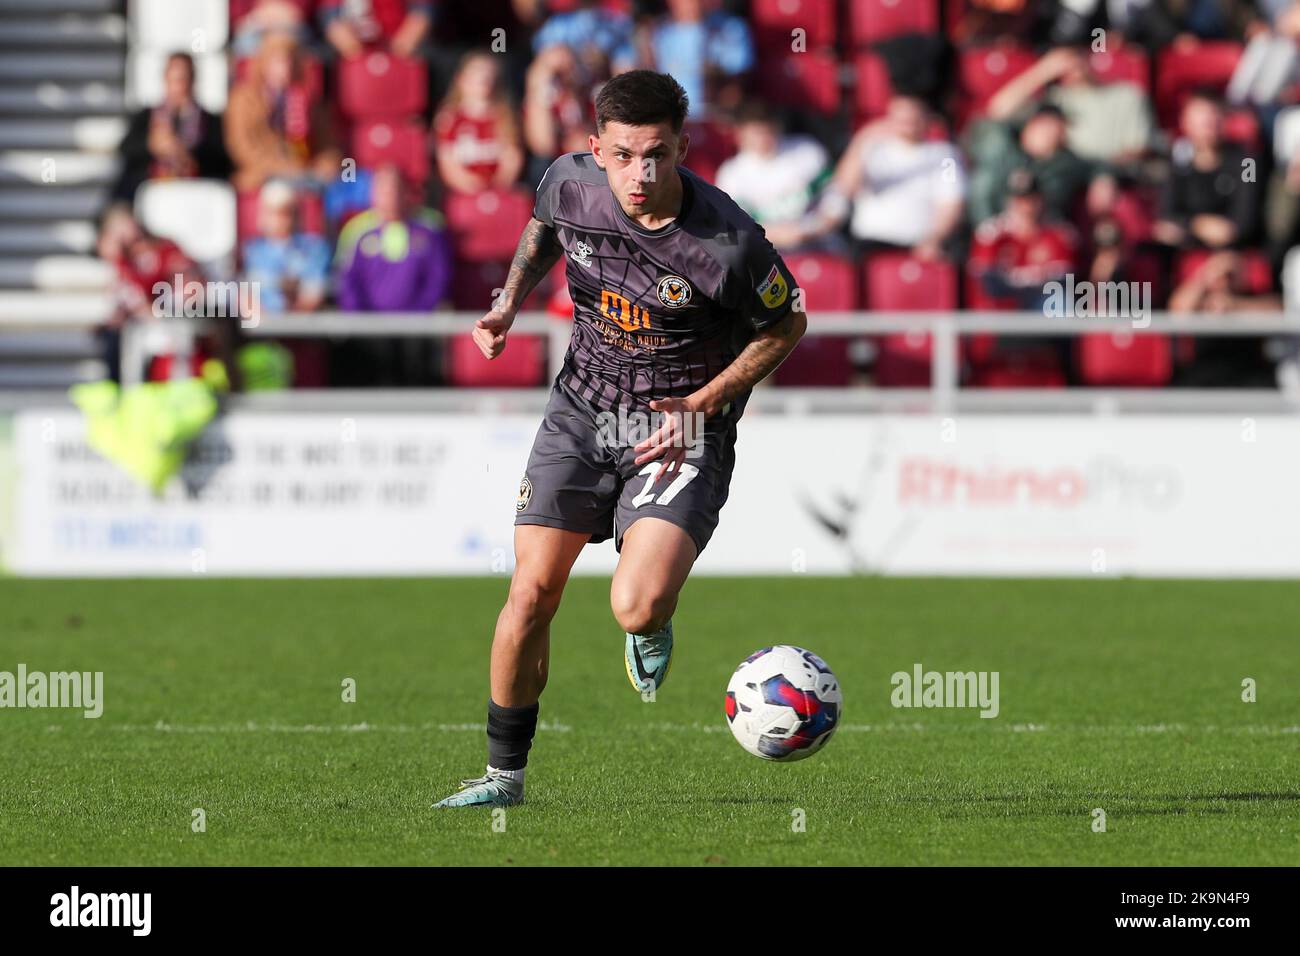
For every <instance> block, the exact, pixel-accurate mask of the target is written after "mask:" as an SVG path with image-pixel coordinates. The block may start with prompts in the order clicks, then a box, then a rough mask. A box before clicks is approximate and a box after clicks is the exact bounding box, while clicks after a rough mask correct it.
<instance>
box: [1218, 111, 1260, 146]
mask: <svg viewBox="0 0 1300 956" xmlns="http://www.w3.org/2000/svg"><path fill="white" fill-rule="evenodd" d="M1223 138H1224V139H1226V140H1229V141H1230V142H1233V143H1236V144H1237V145H1238V146H1240V147H1241V148H1242V149H1244V150H1245V151H1246V152H1247V153H1251V154H1255V153H1258V152H1259V151H1260V150H1261V149H1262V148H1263V146H1264V141H1263V139H1262V137H1261V135H1260V130H1259V117H1258V116H1256V115H1255V111H1254V110H1251V109H1246V108H1244V107H1243V108H1242V109H1230V110H1226V111H1225V112H1224V114H1223Z"/></svg>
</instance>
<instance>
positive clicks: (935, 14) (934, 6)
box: [848, 0, 939, 47]
mask: <svg viewBox="0 0 1300 956" xmlns="http://www.w3.org/2000/svg"><path fill="white" fill-rule="evenodd" d="M848 6H849V38H850V39H851V40H852V42H853V44H854V46H857V47H864V46H868V45H869V44H872V43H878V42H879V41H881V40H888V39H890V38H892V37H896V36H901V35H902V34H905V33H936V32H938V30H939V0H853V2H852V3H850V4H849V5H848Z"/></svg>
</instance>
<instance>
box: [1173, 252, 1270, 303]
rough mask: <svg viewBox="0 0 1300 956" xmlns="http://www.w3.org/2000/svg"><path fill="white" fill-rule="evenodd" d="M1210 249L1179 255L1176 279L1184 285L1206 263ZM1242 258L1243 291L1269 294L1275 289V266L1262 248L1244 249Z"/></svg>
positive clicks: (1175, 272)
mask: <svg viewBox="0 0 1300 956" xmlns="http://www.w3.org/2000/svg"><path fill="white" fill-rule="evenodd" d="M1212 255H1214V253H1213V252H1211V251H1210V250H1209V249H1189V250H1187V251H1186V252H1183V253H1181V254H1180V255H1179V256H1178V262H1177V264H1176V265H1175V266H1174V275H1175V277H1176V279H1175V281H1176V282H1177V283H1178V284H1179V285H1182V284H1183V283H1184V282H1186V281H1187V280H1188V279H1190V278H1192V276H1194V275H1196V273H1197V272H1199V271H1200V270H1201V268H1202V267H1203V266H1204V265H1205V263H1206V262H1207V261H1208V260H1209V258H1210V256H1212ZM1240 255H1241V258H1242V268H1241V271H1242V279H1243V280H1244V281H1243V288H1242V291H1243V292H1245V293H1246V294H1248V295H1267V294H1268V293H1269V292H1272V291H1273V267H1272V266H1271V265H1270V264H1269V261H1268V256H1267V255H1266V254H1265V253H1264V252H1263V251H1262V250H1260V249H1244V250H1242V251H1241V252H1240Z"/></svg>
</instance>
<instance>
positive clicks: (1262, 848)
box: [0, 577, 1300, 865]
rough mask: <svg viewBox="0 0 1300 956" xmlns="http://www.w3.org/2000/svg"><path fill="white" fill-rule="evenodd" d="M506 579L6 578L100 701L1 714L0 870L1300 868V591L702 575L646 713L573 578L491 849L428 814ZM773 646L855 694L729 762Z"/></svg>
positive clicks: (468, 738)
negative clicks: (739, 711) (90, 678)
mask: <svg viewBox="0 0 1300 956" xmlns="http://www.w3.org/2000/svg"><path fill="white" fill-rule="evenodd" d="M506 587H507V582H506V580H505V578H504V577H499V578H494V579H471V580H447V579H443V580H415V579H410V580H379V581H376V580H313V581H242V580H187V581H170V582H169V581H98V582H89V581H20V580H14V579H6V580H0V671H10V672H12V671H15V670H16V666H17V664H18V663H19V662H22V663H24V664H26V665H27V668H28V669H29V671H31V670H42V671H58V670H73V669H75V670H89V671H103V672H104V682H105V692H104V696H105V709H104V714H103V716H102V717H101V718H100V719H98V720H88V719H85V718H83V717H82V716H81V715H80V713H79V712H73V711H69V710H50V709H46V710H33V709H26V710H17V709H4V710H0V762H2V765H3V767H4V773H3V774H0V862H3V863H5V864H67V865H93V864H127V865H132V864H183V865H210V864H270V865H278V864H345V865H346V864H416V865H421V864H568V865H573V864H702V865H726V864H1049V865H1050V864H1082V865H1093V864H1119V865H1130V864H1132V865H1138V864H1141V865H1153V864H1154V865H1163V864H1178V865H1225V864H1226V865H1233V864H1266V865H1280V864H1286V865H1295V864H1297V863H1300V812H1297V811H1298V810H1300V803H1298V802H1297V801H1298V800H1300V746H1298V745H1300V654H1297V652H1296V648H1297V636H1298V635H1297V628H1300V588H1297V586H1296V585H1295V584H1294V583H1291V582H1199V581H1198V582H1160V581H1157V582H1141V581H1126V580H1107V581H1101V580H1098V581H1046V580H1045V581H998V580H904V579H875V578H867V579H822V578H801V577H791V578H782V579H727V578H711V579H709V578H698V579H694V580H692V581H690V582H689V583H688V584H687V586H686V589H685V591H684V594H683V597H682V601H681V604H680V606H679V608H678V612H677V615H676V618H675V623H676V630H677V635H678V637H677V657H676V659H675V661H674V665H673V670H672V674H671V676H670V677H669V679H668V681H667V682H666V684H665V685H664V688H663V689H662V691H661V692H660V694H659V696H658V700H656V701H654V702H653V703H646V702H643V701H642V700H641V698H640V697H639V695H637V694H636V693H635V692H634V691H633V690H632V689H631V687H630V686H629V685H628V682H627V678H626V676H625V674H624V671H623V661H622V643H623V638H622V634H621V633H620V632H619V630H618V628H617V626H616V625H615V623H614V621H613V618H612V616H611V615H610V612H609V608H608V582H607V581H605V580H602V579H596V578H586V579H581V578H580V579H575V580H574V581H573V582H571V584H570V586H569V590H568V593H567V594H566V597H565V601H564V604H563V606H562V608H561V610H560V614H559V616H558V618H557V620H556V622H555V624H554V626H553V628H552V654H551V670H550V685H549V686H548V688H547V691H546V693H545V695H544V696H543V698H542V709H541V718H542V721H543V724H542V729H541V731H540V732H539V734H538V737H537V739H536V742H535V744H534V747H533V752H532V760H531V762H530V765H529V770H528V803H527V804H526V805H524V806H520V807H515V808H511V809H510V810H508V811H506V813H505V817H504V824H505V826H504V831H502V830H501V829H500V821H494V819H493V817H492V814H491V813H490V811H486V810H484V809H481V808H480V809H458V810H446V811H434V810H432V809H431V808H430V805H431V804H432V802H433V801H434V800H436V799H438V798H440V797H443V796H445V795H446V794H447V793H449V792H451V791H452V790H453V789H454V788H455V784H456V782H457V781H458V780H459V779H460V778H461V777H467V776H477V775H478V774H480V773H481V772H482V768H483V764H484V760H485V744H484V737H483V732H482V729H481V724H482V722H483V720H484V709H485V703H486V698H487V652H488V647H489V644H490V641H491V633H492V627H493V623H494V621H495V619H496V614H497V611H498V609H499V605H500V602H501V600H502V599H503V598H504V595H505V590H506ZM773 643H793V644H798V645H802V646H806V647H808V648H811V649H812V650H815V651H816V652H818V653H819V654H821V655H822V656H824V657H825V658H826V660H827V661H828V662H829V663H830V665H831V666H832V667H833V668H834V669H835V671H836V673H837V675H838V677H839V679H840V682H841V686H842V687H843V690H844V694H845V710H844V715H843V718H842V723H841V726H840V729H839V730H838V732H837V733H836V735H835V737H834V739H832V740H831V742H830V743H829V745H828V746H827V747H826V749H825V750H823V751H822V752H821V753H820V754H818V755H816V756H815V757H813V758H812V759H809V760H805V761H802V762H799V763H794V764H775V763H769V762H766V761H761V760H758V759H757V758H754V757H751V756H749V755H748V754H746V753H744V752H743V751H742V750H741V749H740V748H739V747H738V746H737V745H736V743H735V742H734V741H733V740H732V738H731V735H730V733H729V732H728V731H727V729H726V726H725V719H724V717H723V714H722V696H723V689H724V687H725V685H726V682H727V679H728V677H729V676H730V674H731V672H732V670H733V669H734V668H735V666H736V665H737V663H738V662H739V661H740V660H741V659H742V658H744V657H745V656H746V655H747V654H749V653H750V652H751V651H753V650H755V649H756V648H758V647H761V646H764V645H767V644H773ZM916 662H920V663H921V664H922V665H924V667H925V668H926V669H934V670H939V671H947V670H976V671H980V670H985V671H994V670H996V671H998V672H999V673H1000V675H1001V680H1000V696H1001V713H1000V714H999V716H998V717H997V718H996V719H991V720H988V719H981V718H980V717H979V716H978V715H977V713H976V712H975V711H972V710H960V711H959V710H935V709H931V710H914V709H895V708H894V707H893V706H891V703H890V693H891V690H892V688H891V685H890V680H889V678H890V675H891V674H892V673H894V672H895V671H899V670H908V671H910V670H911V668H912V665H913V664H914V663H916ZM1247 677H1250V678H1254V679H1255V681H1257V686H1258V700H1257V701H1256V702H1254V703H1246V702H1243V701H1242V699H1241V698H1242V680H1243V679H1244V678H1247ZM345 678H352V679H354V680H355V681H356V690H357V699H356V701H355V702H354V703H345V702H344V701H343V700H342V683H343V681H344V679H345ZM196 808H197V809H202V810H203V811H204V813H205V814H206V832H201V833H197V832H194V831H193V830H192V827H191V823H192V820H193V811H194V810H195V809H196ZM1094 808H1101V809H1102V810H1104V811H1105V814H1106V832H1104V833H1099V832H1094V831H1093V815H1092V811H1093V810H1094ZM798 810H802V811H803V819H804V820H805V829H804V832H796V828H795V826H794V822H795V821H796V819H797V818H798V816H799V815H798V814H797V813H796V811H798ZM494 822H496V823H497V824H498V825H497V826H496V827H494Z"/></svg>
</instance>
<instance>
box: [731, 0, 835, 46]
mask: <svg viewBox="0 0 1300 956" xmlns="http://www.w3.org/2000/svg"><path fill="white" fill-rule="evenodd" d="M750 28H751V29H752V30H753V33H754V40H755V42H756V43H757V44H758V46H759V47H760V48H762V49H765V50H772V51H786V52H789V51H790V49H791V44H792V43H793V42H794V38H793V36H792V35H791V34H792V33H793V31H794V30H796V29H799V30H803V31H804V38H803V39H804V43H805V46H804V49H805V50H817V49H820V48H822V47H824V46H829V45H830V44H832V43H834V42H835V0H752V2H751V3H750Z"/></svg>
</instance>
